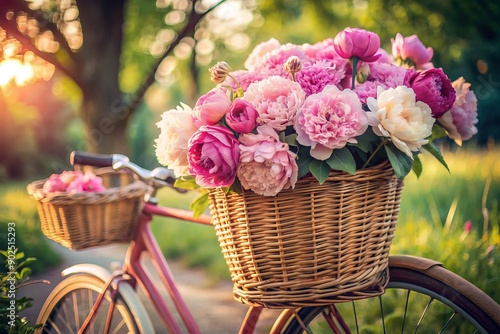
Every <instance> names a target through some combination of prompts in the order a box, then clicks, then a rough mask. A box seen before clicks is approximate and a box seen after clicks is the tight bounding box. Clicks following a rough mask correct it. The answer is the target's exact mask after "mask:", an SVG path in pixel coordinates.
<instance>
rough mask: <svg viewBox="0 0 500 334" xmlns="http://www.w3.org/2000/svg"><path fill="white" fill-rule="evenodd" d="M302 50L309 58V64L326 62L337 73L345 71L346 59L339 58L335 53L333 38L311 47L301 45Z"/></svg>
mask: <svg viewBox="0 0 500 334" xmlns="http://www.w3.org/2000/svg"><path fill="white" fill-rule="evenodd" d="M302 50H303V51H304V53H305V54H306V56H307V57H309V59H310V62H311V63H314V62H317V61H319V60H324V61H328V62H329V63H331V64H332V65H333V66H334V67H335V69H336V70H338V71H345V67H346V66H347V65H348V64H349V60H348V59H345V58H342V57H340V56H339V54H338V53H337V51H335V43H334V41H333V38H327V39H325V40H323V41H321V42H318V43H315V44H312V45H311V44H303V45H302Z"/></svg>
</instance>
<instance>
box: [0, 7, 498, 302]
mask: <svg viewBox="0 0 500 334" xmlns="http://www.w3.org/2000/svg"><path fill="white" fill-rule="evenodd" d="M499 17H500V3H499V2H498V1H494V0H482V1H462V0H448V1H440V2H436V1H433V0H419V1H397V0H350V1H347V0H328V1H319V0H318V1H305V0H303V1H301V0H248V1H233V0H226V1H221V2H219V1H217V0H198V1H195V0H191V1H190V0H156V1H155V0H146V1H144V0H112V1H111V0H110V1H101V0H85V1H74V0H28V1H25V0H17V1H16V0H2V1H1V3H0V235H1V240H0V249H5V248H6V246H5V245H6V241H5V240H6V237H5V235H4V234H5V231H6V230H7V228H6V226H7V223H8V222H16V224H17V231H18V232H17V243H18V247H19V248H20V249H22V250H24V251H25V253H27V255H28V256H36V257H37V258H38V262H37V263H35V264H34V265H33V268H34V269H35V270H38V271H39V272H40V270H41V269H42V268H44V267H46V266H48V265H53V264H55V263H57V262H58V261H59V260H60V259H59V258H58V256H57V254H56V253H54V248H53V247H52V246H51V244H50V242H48V241H47V239H46V238H45V237H44V236H43V235H42V234H41V232H40V231H39V223H38V220H37V219H38V217H37V214H36V205H35V203H34V202H33V201H31V200H30V199H29V197H28V196H27V194H26V185H27V184H28V183H29V182H31V181H33V180H36V179H42V178H46V177H48V176H49V175H50V174H52V173H59V172H61V171H62V170H66V169H70V168H71V166H69V164H68V157H69V153H70V152H71V151H73V150H89V151H93V152H102V153H111V152H114V153H117V152H120V153H125V154H127V155H129V156H130V157H131V159H132V161H134V162H137V163H139V164H141V165H143V166H145V167H154V166H157V165H158V163H157V161H156V158H155V154H154V139H155V138H156V137H157V136H158V134H159V131H158V129H157V128H156V126H155V123H156V122H157V121H159V119H160V115H161V113H162V112H163V111H165V110H168V109H173V108H175V107H176V106H177V105H179V103H180V102H184V103H186V104H188V105H193V104H194V103H195V102H196V100H197V97H198V96H200V94H202V93H203V92H206V91H207V90H209V89H211V88H212V87H213V83H211V82H210V80H209V75H208V72H207V70H208V68H209V67H211V66H212V65H213V64H214V63H215V62H217V61H220V60H224V61H226V62H228V63H229V64H230V65H231V67H232V68H233V69H242V68H243V63H244V61H245V59H246V57H247V55H248V53H249V52H250V51H251V49H252V48H253V47H254V46H255V45H257V44H258V43H261V42H264V41H267V40H268V39H269V38H272V37H273V38H276V39H278V40H279V41H280V42H281V43H282V44H285V43H288V42H290V43H295V44H302V43H311V44H313V43H315V42H318V41H320V40H322V39H325V38H331V37H334V36H335V35H336V34H337V32H338V31H340V30H342V29H343V28H345V27H347V26H350V27H361V28H364V29H367V30H371V31H373V32H376V33H377V34H378V35H379V36H380V39H381V46H382V47H383V48H384V49H385V50H387V51H389V53H390V52H391V38H394V37H395V35H396V34H397V33H401V34H402V35H403V36H409V35H412V34H416V35H418V37H419V38H420V40H421V41H422V42H423V44H424V45H425V46H428V47H432V48H433V49H434V58H433V60H432V61H433V63H434V65H435V67H442V68H443V69H444V71H445V73H447V74H448V76H449V77H450V79H451V80H452V81H453V80H455V79H457V78H459V77H460V76H463V77H464V78H465V80H466V81H468V82H470V83H471V84H472V86H471V89H473V90H474V92H475V94H476V96H477V98H478V114H479V123H478V124H477V128H478V130H479V132H478V134H477V135H476V136H475V137H474V138H473V139H472V140H470V141H469V142H467V143H465V144H464V146H463V147H457V146H456V145H454V144H452V143H450V142H446V141H445V142H443V143H442V147H441V148H442V150H443V152H444V155H445V159H446V160H447V162H448V165H449V166H450V170H451V173H448V172H447V171H446V170H445V169H444V168H443V167H440V166H439V164H438V163H435V162H434V160H433V159H432V158H431V157H427V156H424V157H423V160H424V171H423V174H422V176H421V177H420V179H419V180H417V179H416V177H415V176H414V175H410V176H408V178H407V180H406V186H405V190H404V194H403V202H402V207H401V214H400V220H399V221H400V223H399V225H398V230H397V232H396V239H395V242H394V247H393V252H395V253H412V254H418V255H421V256H426V257H430V258H433V259H436V260H439V261H443V262H444V263H445V264H446V266H447V267H449V268H450V269H452V270H454V271H457V272H458V273H459V274H461V275H462V276H464V277H466V278H468V279H469V280H471V281H472V282H474V283H475V284H477V285H478V286H480V287H481V288H482V289H483V290H485V291H487V292H488V293H489V294H490V295H492V296H493V297H494V298H495V299H496V300H497V301H500V291H499V287H500V282H499V280H500V276H499V275H500V264H499V261H500V255H499V254H500V250H499V249H498V247H499V244H500V236H499V213H498V210H499V209H498V205H499V196H500V183H499V182H500V155H499V153H500V151H499V149H498V148H497V146H496V142H497V141H498V140H499V139H500V110H499V109H500V94H499V90H500V68H499V64H500V62H499V60H500V52H499V50H500V49H499V47H500V23H499V21H498V18H499ZM162 196H163V199H162V200H163V202H162V203H164V204H171V205H175V206H179V207H187V206H188V204H189V201H190V199H191V198H192V197H190V195H187V196H185V197H180V198H177V197H176V198H172V196H171V193H169V192H168V191H167V192H165V193H163V194H162ZM153 227H154V229H155V233H156V235H157V236H158V239H159V241H160V244H161V245H162V248H163V250H164V252H165V253H166V254H167V255H168V256H169V257H172V258H180V259H181V260H182V261H183V262H184V263H185V264H186V265H189V266H202V267H204V268H205V269H207V270H208V271H209V272H210V273H211V274H212V275H213V277H214V279H227V278H228V273H227V269H226V268H225V263H224V260H223V258H222V255H221V254H220V252H219V249H218V245H217V240H216V238H215V235H214V233H213V230H211V229H210V228H208V229H207V228H206V227H199V226H184V225H182V224H169V225H168V227H165V225H161V226H160V224H159V223H155V224H154V225H153ZM187 251H189V255H186V254H187ZM42 272H43V271H42Z"/></svg>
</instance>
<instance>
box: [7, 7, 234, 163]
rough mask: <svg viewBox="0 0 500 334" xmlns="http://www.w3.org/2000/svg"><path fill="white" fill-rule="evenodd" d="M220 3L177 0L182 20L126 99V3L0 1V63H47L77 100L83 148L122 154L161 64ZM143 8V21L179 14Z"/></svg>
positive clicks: (176, 9)
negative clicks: (129, 129) (68, 83)
mask: <svg viewBox="0 0 500 334" xmlns="http://www.w3.org/2000/svg"><path fill="white" fill-rule="evenodd" d="M223 1H224V0H221V1H220V2H217V3H215V4H214V5H212V6H210V7H206V6H205V5H204V3H203V2H202V1H200V0H192V1H190V2H188V1H177V5H179V4H181V5H182V10H183V12H184V14H185V15H186V19H185V20H184V21H182V22H181V24H179V25H177V26H176V27H175V28H176V30H175V32H174V34H175V37H174V38H173V39H172V41H171V43H169V45H168V46H167V47H166V48H165V50H164V51H163V52H162V53H161V54H159V55H158V56H157V57H158V58H157V59H156V62H154V63H152V64H151V65H150V66H151V69H150V70H149V71H148V72H147V73H146V75H145V76H144V79H143V81H142V84H141V85H140V86H139V87H138V89H137V90H136V91H135V92H134V93H133V94H131V95H130V96H126V95H124V94H123V93H122V90H121V88H120V82H119V75H120V70H121V68H120V66H121V63H120V58H121V57H122V52H123V41H124V29H123V28H124V25H125V24H126V22H125V15H126V10H127V5H130V4H131V3H133V1H132V0H131V1H125V0H109V1H100V0H85V1H80V2H78V5H77V4H76V2H75V1H71V0H70V1H57V2H56V1H44V2H42V3H38V5H37V6H35V4H34V3H33V2H30V1H24V0H3V1H2V2H1V3H0V13H2V15H1V16H0V28H1V29H0V43H2V49H1V51H0V56H1V57H2V58H3V59H4V60H5V59H8V58H12V59H13V58H16V57H17V58H20V59H22V60H23V61H24V62H25V63H26V62H28V61H29V59H31V60H33V66H35V65H36V64H35V62H36V63H37V64H39V63H40V61H41V60H44V61H45V62H46V63H44V64H42V65H39V66H40V67H43V66H45V67H47V63H48V64H52V65H53V66H55V69H56V71H58V72H61V73H63V74H64V75H66V76H68V77H69V78H71V80H72V81H73V82H74V83H75V84H76V85H77V86H78V87H79V88H80V89H81V92H82V95H83V99H82V104H81V111H80V116H81V118H82V119H83V121H84V124H85V128H86V139H87V149H88V150H89V151H92V152H101V153H111V152H122V153H127V145H126V141H125V131H126V128H127V124H128V122H129V119H130V117H131V115H132V114H133V113H134V112H135V111H136V110H137V108H138V106H139V105H140V103H141V100H142V98H143V97H144V94H145V92H146V91H147V89H148V88H149V87H150V86H151V85H152V84H153V82H154V81H155V74H156V70H157V69H158V67H159V65H160V64H161V61H162V60H163V59H164V58H165V57H166V56H167V55H168V54H170V53H171V52H172V50H173V49H174V48H175V47H176V46H177V45H179V43H180V42H181V41H182V40H183V39H184V38H186V37H192V36H193V35H194V33H195V30H196V28H197V25H198V23H199V22H200V20H201V19H202V18H203V17H205V16H206V15H207V14H208V13H209V12H210V11H212V10H213V9H214V8H216V7H217V6H218V5H219V4H220V3H222V2H223ZM158 3H165V2H164V1H163V2H162V1H157V4H158ZM167 4H168V2H167ZM147 5H150V6H151V7H150V8H151V10H150V15H149V17H154V16H155V15H156V17H158V16H160V14H161V15H163V16H164V15H165V13H169V12H180V10H179V9H178V8H176V6H175V3H174V4H170V5H168V6H165V7H164V8H162V10H160V11H158V12H157V13H155V12H154V11H155V10H156V8H155V7H154V3H153V2H152V3H150V4H144V5H143V6H147ZM147 19H148V18H147V17H146V18H145V20H146V22H147ZM2 32H3V33H2ZM27 55H28V57H27ZM2 58H0V59H2ZM27 58H29V59H27ZM49 68H50V65H49Z"/></svg>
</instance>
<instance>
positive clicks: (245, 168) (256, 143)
mask: <svg viewBox="0 0 500 334" xmlns="http://www.w3.org/2000/svg"><path fill="white" fill-rule="evenodd" d="M257 132H258V133H257V134H252V133H248V134H243V135H241V136H240V138H239V140H240V143H241V145H240V151H241V156H240V168H239V169H238V179H239V180H240V182H241V185H242V186H243V188H245V189H251V190H252V191H253V192H255V193H257V194H260V195H264V196H274V195H276V194H278V193H279V192H280V191H281V190H283V189H288V188H290V187H292V188H293V187H294V186H295V183H296V182H297V175H298V167H297V163H296V162H295V157H296V156H295V154H294V153H292V152H291V151H290V150H289V147H288V145H287V144H285V143H282V142H280V140H279V136H278V134H277V133H276V131H274V129H273V128H271V127H269V126H266V125H263V126H260V127H258V128H257Z"/></svg>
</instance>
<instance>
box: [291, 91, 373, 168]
mask: <svg viewBox="0 0 500 334" xmlns="http://www.w3.org/2000/svg"><path fill="white" fill-rule="evenodd" d="M367 127H368V119H367V116H366V113H365V111H364V110H363V108H362V106H361V102H360V101H359V99H358V97H357V95H356V94H355V93H354V92H353V91H351V90H350V89H345V90H343V91H341V90H339V89H338V88H337V87H335V86H327V87H325V89H323V91H322V92H321V93H319V94H314V95H311V96H309V97H308V98H307V99H306V101H305V102H304V105H303V106H302V108H300V110H299V113H298V114H297V120H296V122H295V125H294V128H295V131H296V132H297V141H298V142H299V143H300V144H302V145H304V146H310V147H311V156H312V157H313V158H315V159H318V160H326V159H328V158H329V157H330V156H331V155H332V152H333V150H334V149H339V148H343V147H344V146H345V145H346V144H347V143H357V141H356V139H355V137H357V136H359V135H361V134H363V133H364V132H365V131H366V129H367Z"/></svg>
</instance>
